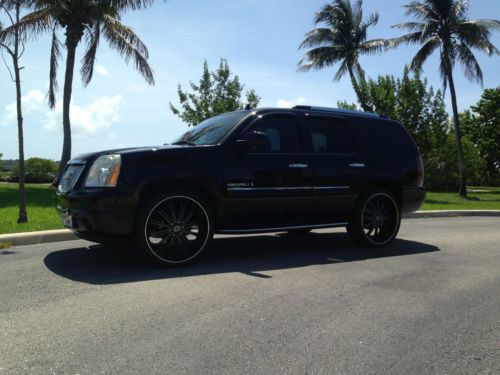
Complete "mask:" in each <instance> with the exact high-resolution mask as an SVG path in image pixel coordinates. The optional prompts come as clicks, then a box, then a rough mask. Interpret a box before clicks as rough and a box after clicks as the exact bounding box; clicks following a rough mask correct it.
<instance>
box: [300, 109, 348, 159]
mask: <svg viewBox="0 0 500 375" xmlns="http://www.w3.org/2000/svg"><path fill="white" fill-rule="evenodd" d="M305 136H306V138H307V141H308V143H309V145H310V152H313V153H327V154H351V153H353V152H354V142H353V139H352V136H351V133H350V132H349V129H348V127H347V123H346V121H345V120H341V119H334V118H326V117H308V118H307V119H306V120H305Z"/></svg>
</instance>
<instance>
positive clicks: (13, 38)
mask: <svg viewBox="0 0 500 375" xmlns="http://www.w3.org/2000/svg"><path fill="white" fill-rule="evenodd" d="M21 8H22V0H0V9H2V10H3V11H4V12H5V14H6V15H7V17H8V18H9V20H10V22H11V25H10V26H9V27H7V28H5V29H4V28H3V25H2V23H1V22H0V49H4V50H5V51H7V53H8V54H9V55H10V57H11V59H12V67H13V68H14V69H13V70H14V74H13V75H12V73H11V71H10V69H9V73H11V78H12V80H13V81H14V83H15V84H16V111H17V134H18V137H17V139H18V148H19V212H18V216H17V222H18V223H27V222H28V213H27V211H26V192H25V178H26V176H25V170H24V129H23V111H22V101H21V96H22V95H21V69H23V68H22V67H21V66H19V60H20V58H21V56H22V54H23V52H24V40H25V35H23V33H22V30H21V29H20V28H19V21H20V18H21Z"/></svg>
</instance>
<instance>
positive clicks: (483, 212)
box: [403, 210, 500, 219]
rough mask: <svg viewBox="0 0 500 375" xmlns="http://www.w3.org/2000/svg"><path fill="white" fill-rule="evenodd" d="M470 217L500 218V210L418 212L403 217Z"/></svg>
mask: <svg viewBox="0 0 500 375" xmlns="http://www.w3.org/2000/svg"><path fill="white" fill-rule="evenodd" d="M468 216H489V217H500V210H435V211H417V212H412V213H410V214H405V215H403V219H422V218H432V217H468Z"/></svg>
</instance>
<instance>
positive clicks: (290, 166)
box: [288, 163, 309, 168]
mask: <svg viewBox="0 0 500 375" xmlns="http://www.w3.org/2000/svg"><path fill="white" fill-rule="evenodd" d="M288 167H289V168H307V167H309V166H308V165H307V164H303V163H294V164H289V165H288Z"/></svg>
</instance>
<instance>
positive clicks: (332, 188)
mask: <svg viewBox="0 0 500 375" xmlns="http://www.w3.org/2000/svg"><path fill="white" fill-rule="evenodd" d="M350 188H351V187H350V186H315V187H313V190H341V189H350Z"/></svg>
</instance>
